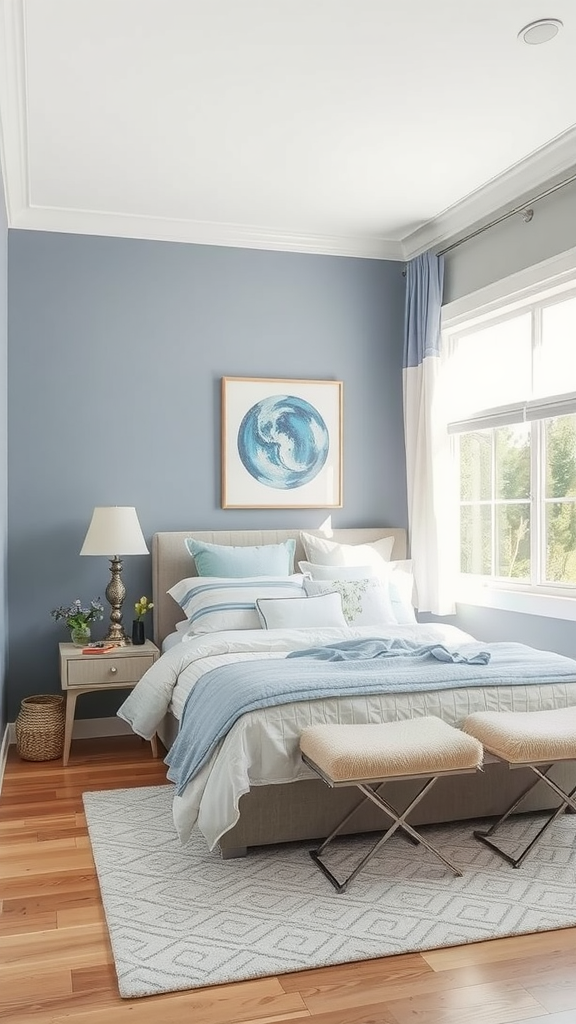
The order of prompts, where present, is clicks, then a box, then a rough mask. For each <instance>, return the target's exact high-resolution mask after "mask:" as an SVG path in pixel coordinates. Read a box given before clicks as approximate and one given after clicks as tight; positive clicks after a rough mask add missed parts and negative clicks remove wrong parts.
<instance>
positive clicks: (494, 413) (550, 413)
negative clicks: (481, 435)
mask: <svg viewBox="0 0 576 1024" xmlns="http://www.w3.org/2000/svg"><path fill="white" fill-rule="evenodd" d="M572 413H576V391H570V392H568V393H567V394H565V395H551V396H549V397H548V398H535V399H532V401H530V402H514V403H513V404H512V405H500V406H498V407H497V408H496V409H484V410H482V411H481V412H477V413H475V414H474V415H473V416H469V417H468V418H467V419H465V420H454V422H453V423H449V424H448V433H449V434H469V433H470V432H471V431H473V430H491V429H492V428H494V427H507V426H510V425H511V424H513V423H525V422H526V421H528V420H547V419H551V418H552V417H554V416H570V415H571V414H572Z"/></svg>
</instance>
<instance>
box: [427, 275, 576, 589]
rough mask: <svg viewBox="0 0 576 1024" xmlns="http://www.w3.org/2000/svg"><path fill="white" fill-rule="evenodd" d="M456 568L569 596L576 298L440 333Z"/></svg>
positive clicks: (546, 300)
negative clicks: (454, 482)
mask: <svg viewBox="0 0 576 1024" xmlns="http://www.w3.org/2000/svg"><path fill="white" fill-rule="evenodd" d="M445 359H446V363H445V381H446V383H447V385H448V386H447V390H446V394H447V396H448V397H447V405H448V410H449V411H448V419H449V425H448V429H449V431H450V433H451V434H452V435H453V446H454V459H455V466H456V473H457V477H458V483H459V487H458V502H459V517H458V519H459V548H460V571H461V573H462V574H463V575H464V576H465V577H467V578H469V579H471V578H476V579H482V580H483V581H484V582H493V583H494V584H495V585H497V586H499V587H508V588H517V589H523V590H532V591H535V592H540V593H551V594H558V595H563V596H570V597H576V289H574V288H573V289H572V290H571V291H570V290H568V291H564V292H562V293H561V294H556V295H553V294H549V295H546V294H541V295H540V296H538V298H537V299H535V298H532V299H531V300H529V301H526V302H525V303H524V304H522V303H520V302H516V303H515V306H514V308H512V307H510V306H509V307H508V308H507V309H506V308H503V309H501V310H500V311H498V312H497V313H493V314H492V315H491V316H489V317H486V316H484V318H483V320H482V322H476V323H474V321H468V323H466V324H462V325H460V326H459V327H458V328H456V329H455V330H453V331H448V332H447V334H446V336H445Z"/></svg>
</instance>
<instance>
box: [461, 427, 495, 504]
mask: <svg viewBox="0 0 576 1024" xmlns="http://www.w3.org/2000/svg"><path fill="white" fill-rule="evenodd" d="M460 497H461V500H462V501H488V500H489V499H490V498H491V497H492V431H490V430H476V431H474V433H472V434H461V435H460Z"/></svg>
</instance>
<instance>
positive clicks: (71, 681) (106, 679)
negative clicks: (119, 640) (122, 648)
mask: <svg viewBox="0 0 576 1024" xmlns="http://www.w3.org/2000/svg"><path fill="white" fill-rule="evenodd" d="M153 664H154V657H153V656H152V655H149V654H143V655H141V656H134V655H132V656H130V657H128V658H126V657H115V656H114V655H112V654H99V655H98V656H97V657H96V658H90V657H89V656H88V655H84V657H83V658H82V659H80V658H78V659H77V660H76V659H74V660H70V661H68V686H69V687H70V686H89V685H90V684H91V683H95V684H96V685H98V684H99V683H137V682H138V680H139V679H141V678H142V676H143V675H144V673H145V672H146V670H147V669H149V668H152V665H153Z"/></svg>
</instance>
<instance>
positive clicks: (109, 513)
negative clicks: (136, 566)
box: [80, 505, 149, 647]
mask: <svg viewBox="0 0 576 1024" xmlns="http://www.w3.org/2000/svg"><path fill="white" fill-rule="evenodd" d="M80 554H81V555H105V556H106V557H107V558H109V559H110V574H111V575H110V582H109V583H108V586H107V587H106V600H107V601H108V603H109V604H110V606H111V609H112V610H111V612H110V627H109V629H108V633H107V634H106V636H105V637H104V640H105V641H106V643H109V644H116V645H117V646H118V647H123V646H124V645H125V644H129V643H130V640H129V638H128V637H127V636H126V633H125V632H124V627H123V626H122V603H123V601H124V598H125V597H126V587H125V586H124V583H123V581H122V556H124V555H147V554H149V552H148V548H147V547H146V541H145V540H144V534H143V533H142V529H141V527H140V523H139V522H138V516H137V515H136V509H135V508H128V507H126V506H119V505H113V506H110V507H100V508H95V509H94V512H93V513H92V519H91V521H90V526H89V527H88V532H87V534H86V536H85V538H84V543H83V545H82V549H81V551H80Z"/></svg>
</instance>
